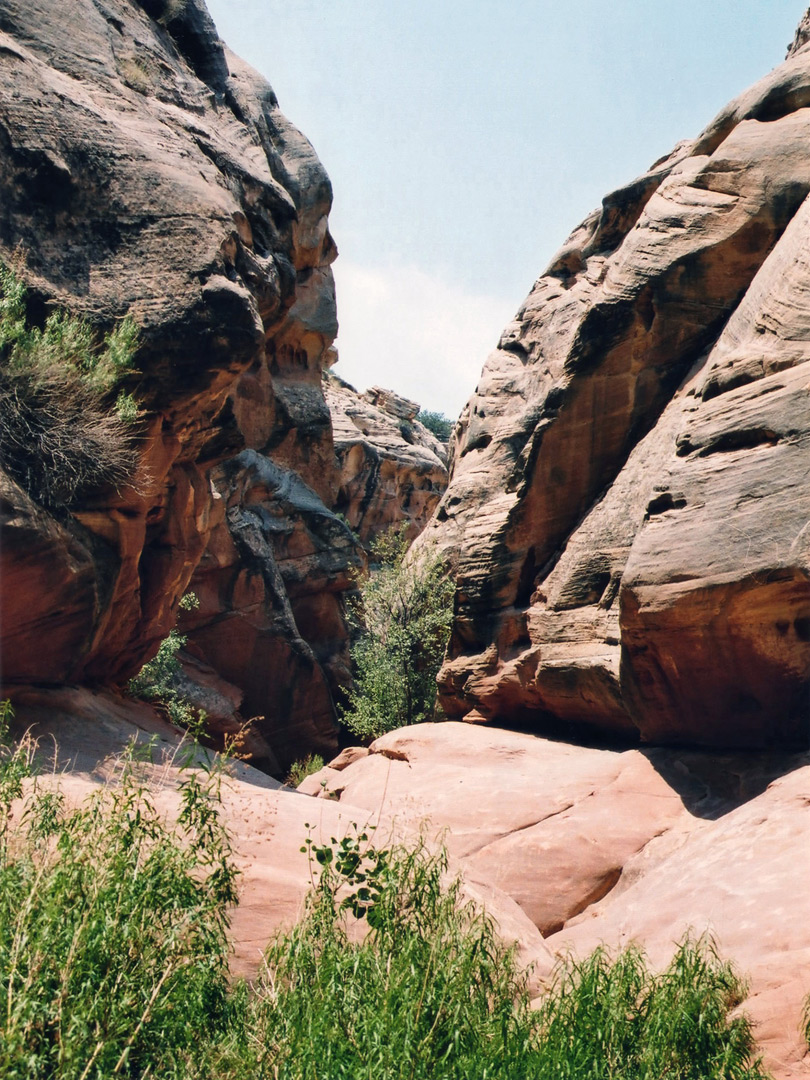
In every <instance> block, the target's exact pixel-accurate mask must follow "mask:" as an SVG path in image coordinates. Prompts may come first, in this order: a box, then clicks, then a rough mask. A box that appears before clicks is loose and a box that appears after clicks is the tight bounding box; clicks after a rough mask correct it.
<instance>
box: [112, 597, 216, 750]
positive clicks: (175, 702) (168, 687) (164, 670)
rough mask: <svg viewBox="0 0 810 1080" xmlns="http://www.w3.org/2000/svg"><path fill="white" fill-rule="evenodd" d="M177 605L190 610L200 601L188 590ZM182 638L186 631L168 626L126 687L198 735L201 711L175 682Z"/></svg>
mask: <svg viewBox="0 0 810 1080" xmlns="http://www.w3.org/2000/svg"><path fill="white" fill-rule="evenodd" d="M179 606H180V610H181V611H193V610H194V609H195V608H198V607H199V606H200V601H199V599H198V598H197V596H196V595H195V593H193V592H189V593H186V595H185V596H183V597H182V598H181V600H180V605H179ZM186 641H187V638H186V635H185V634H181V633H180V631H179V630H178V629H177V627H174V628H173V629H171V630H170V631H169V633H168V635H167V636H166V637H165V638H164V639H163V641H161V643H160V645H159V646H158V651H157V654H156V655H155V656H154V657H153V658H152V659H151V660H147V662H146V663H145V664H144V665H143V667H142V668H141V670H140V671H139V672H138V674H137V675H133V677H132V678H131V679H130V680H129V683H128V684H127V690H128V691H129V693H130V694H131V695H132V696H133V697H136V698H140V699H141V701H150V702H152V703H154V704H157V705H160V706H162V708H163V709H164V710H165V712H166V714H167V715H168V717H169V719H170V720H171V722H172V723H173V724H175V725H176V726H177V727H180V728H186V729H188V730H191V731H192V732H194V733H195V734H198V735H199V734H200V731H201V728H202V727H203V725H204V721H205V715H204V714H203V713H201V712H198V710H197V709H195V708H194V706H193V705H191V704H190V702H188V701H186V699H185V698H184V697H183V695H182V694H181V693H180V692H179V691H178V690H177V687H176V686H175V677H176V676H177V675H178V674H179V673H180V661H179V660H178V659H177V654H178V652H179V651H180V650H181V649H182V648H183V646H184V645H185V643H186Z"/></svg>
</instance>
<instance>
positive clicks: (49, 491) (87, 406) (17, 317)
mask: <svg viewBox="0 0 810 1080" xmlns="http://www.w3.org/2000/svg"><path fill="white" fill-rule="evenodd" d="M137 336H138V331H137V327H136V326H135V323H134V322H133V321H132V320H131V319H129V318H127V319H124V320H123V321H122V322H121V323H120V324H119V326H118V327H117V328H116V329H115V330H114V331H113V332H112V333H110V334H108V335H107V336H106V337H105V338H103V339H99V338H98V336H97V335H96V334H95V332H94V331H93V330H92V329H91V327H90V326H89V325H88V324H87V323H86V322H84V321H83V320H81V319H78V318H75V317H73V316H72V315H69V314H67V313H66V312H64V311H55V312H53V313H52V314H51V315H49V316H48V318H47V319H46V321H45V324H44V326H41V327H40V326H36V325H33V324H32V323H31V322H30V320H29V319H28V314H27V306H26V289H25V286H24V285H23V283H22V282H21V280H20V279H19V277H18V276H17V275H16V274H15V273H14V272H13V271H12V270H10V269H9V268H8V267H6V266H4V265H3V264H2V263H0V458H1V459H2V463H3V467H4V468H5V470H6V471H7V472H8V473H9V475H10V476H11V477H13V479H14V480H16V481H17V483H18V484H20V486H21V487H23V488H24V489H25V490H26V491H27V492H28V494H29V495H31V497H32V498H34V499H35V500H36V501H37V502H39V503H41V504H42V505H44V506H47V507H50V508H57V507H69V506H71V505H73V504H74V503H76V502H78V501H80V500H81V499H82V498H83V497H85V496H87V495H88V494H90V493H92V492H93V491H95V490H97V489H100V488H105V487H113V488H117V487H121V486H122V485H123V484H125V483H126V482H127V481H128V480H129V479H130V478H131V476H132V473H133V465H134V455H133V451H132V421H133V420H134V419H135V418H136V417H137V406H136V404H135V402H134V400H133V399H132V397H131V396H130V395H128V394H125V393H123V392H122V391H121V390H120V389H119V384H120V381H121V379H122V378H123V377H124V376H125V375H126V374H127V373H128V372H129V371H130V370H131V364H132V359H133V356H134V354H135V350H136V347H137Z"/></svg>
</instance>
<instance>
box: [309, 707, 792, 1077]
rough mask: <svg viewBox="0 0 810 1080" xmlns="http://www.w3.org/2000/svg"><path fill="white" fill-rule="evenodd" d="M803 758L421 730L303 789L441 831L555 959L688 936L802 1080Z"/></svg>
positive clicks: (656, 955)
mask: <svg viewBox="0 0 810 1080" xmlns="http://www.w3.org/2000/svg"><path fill="white" fill-rule="evenodd" d="M808 784H810V756H808V754H807V753H802V754H788V753H776V752H758V753H751V752H749V753H743V752H737V753H724V754H718V753H717V752H710V751H705V750H704V751H701V750H686V749H680V748H678V749H676V748H664V747H661V748H648V749H645V750H638V749H630V750H624V751H617V750H611V749H598V748H593V747H585V746H572V745H568V744H565V743H562V742H553V741H550V740H547V739H544V738H538V737H535V736H531V735H528V734H523V733H517V732H509V731H503V730H499V729H497V728H494V727H488V726H475V725H470V724H467V725H461V724H457V723H445V724H422V725H418V726H416V727H413V728H406V729H401V730H399V731H395V732H390V733H389V734H387V735H384V736H383V737H382V738H381V739H378V740H377V741H376V742H374V743H372V745H371V747H370V750H369V752H367V753H358V752H357V751H354V752H351V753H350V752H344V753H343V754H342V755H341V757H340V758H339V759H337V760H335V761H333V762H332V763H330V765H329V766H327V767H326V768H325V769H324V770H322V771H321V773H319V774H315V775H313V776H311V777H308V778H307V780H305V781H304V783H303V784H302V785H301V787H300V790H302V791H305V792H308V793H309V794H312V795H315V796H318V797H319V799H320V800H321V801H323V802H326V803H331V802H333V801H335V800H337V801H338V805H339V806H341V807H342V806H344V804H345V805H354V806H362V807H364V808H365V809H366V810H367V812H368V813H370V814H372V815H373V814H377V815H379V816H380V818H381V819H382V820H390V819H392V818H393V819H395V820H397V821H399V822H402V823H403V824H404V825H406V826H407V827H408V828H409V829H416V828H418V826H419V823H420V822H424V821H429V823H430V830H432V831H435V830H445V833H444V835H445V842H446V844H447V846H448V849H449V850H450V851H451V852H452V853H453V854H454V855H455V856H456V858H457V859H458V860H459V864H460V865H461V867H463V869H464V872H465V874H467V875H470V876H472V877H475V878H478V879H481V880H485V881H489V882H491V883H493V884H494V885H496V886H497V887H498V888H499V889H502V890H503V891H504V892H505V893H507V894H508V895H509V896H511V897H512V898H513V899H514V900H516V901H517V903H518V904H519V905H520V907H521V908H522V909H523V911H524V912H525V913H526V914H527V915H528V916H529V917H530V918H531V920H532V922H534V924H535V925H536V926H538V927H539V928H540V929H541V930H542V931H543V934H544V936H545V937H546V939H547V942H548V945H549V946H550V947H551V948H552V949H554V950H555V952H559V953H563V952H565V951H567V950H569V949H574V950H576V951H577V952H578V953H579V954H580V955H583V956H584V955H587V954H588V953H589V952H590V951H591V950H592V949H594V948H595V947H596V946H597V945H599V944H600V943H603V942H604V943H606V944H607V945H608V946H609V947H611V948H613V949H616V948H619V947H623V946H625V945H627V944H628V943H629V942H630V941H633V940H635V941H637V942H639V943H641V944H642V945H643V946H644V947H645V948H646V949H647V950H648V951H649V955H650V959H651V961H652V963H653V964H655V965H659V966H665V965H666V963H667V962H668V961H669V959H670V957H671V955H672V951H673V949H674V946H675V943H677V942H678V941H679V940H681V939H682V938H683V937H684V936H685V934H686V933H687V932H688V931H690V930H691V931H693V932H694V933H696V934H701V933H710V934H711V935H713V937H714V939H715V941H716V943H717V947H718V949H719V951H720V953H721V955H723V956H725V957H728V958H730V959H732V960H733V961H734V962H735V963H736V965H737V966H738V968H739V970H740V972H741V973H742V974H744V975H747V976H748V977H749V978H750V983H751V990H750V996H749V998H748V999H747V1001H746V1002H745V1003H744V1008H745V1010H746V1011H747V1012H749V1014H750V1015H751V1017H752V1019H753V1020H754V1022H755V1025H756V1026H755V1033H756V1038H757V1040H758V1041H759V1043H760V1045H761V1047H762V1050H763V1052H764V1053H765V1056H766V1064H767V1065H768V1067H769V1068H771V1069H772V1070H773V1074H774V1076H775V1077H777V1078H779V1080H789V1078H790V1080H793V1078H797V1077H799V1076H806V1075H807V1060H806V1059H805V1054H806V1051H807V1048H806V1046H805V1045H804V1043H803V1040H802V1039H801V1037H800V1034H799V1026H800V1019H801V1015H802V1003H803V1001H804V999H805V997H806V996H807V993H808V987H810V932H809V931H808V926H810V921H809V920H808V914H809V913H810V901H808V895H810V866H808V863H807V858H806V849H807V809H808V797H807V791H808Z"/></svg>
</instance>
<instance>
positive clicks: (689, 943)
mask: <svg viewBox="0 0 810 1080" xmlns="http://www.w3.org/2000/svg"><path fill="white" fill-rule="evenodd" d="M745 993H746V988H745V986H744V984H743V983H742V982H741V981H740V979H739V978H738V977H737V976H736V974H735V972H734V970H733V968H732V966H731V965H730V964H728V963H726V962H724V961H721V960H720V959H719V957H718V956H717V953H716V952H715V950H714V947H713V945H712V944H711V942H710V941H708V940H707V939H705V938H701V939H697V940H695V939H693V938H691V937H687V938H686V939H685V940H684V941H683V942H682V943H681V944H680V946H679V947H678V949H677V950H676V953H675V956H674V957H673V959H672V962H671V963H670V965H669V967H668V968H667V969H666V970H665V971H664V972H662V973H661V974H659V975H655V974H653V973H651V972H650V971H649V968H648V967H647V963H646V959H645V957H644V954H643V952H642V951H641V950H640V949H638V948H636V947H631V948H629V949H627V950H626V951H625V952H624V953H621V954H620V955H619V956H618V957H616V958H615V959H611V957H610V956H609V954H608V953H607V952H606V951H605V950H604V949H597V950H596V951H595V952H594V953H593V954H592V955H591V956H590V957H588V958H587V959H586V960H584V961H582V962H577V961H574V960H570V959H569V960H567V961H566V962H564V963H562V964H561V965H560V966H559V967H558V969H557V972H556V978H555V981H554V984H553V986H552V989H551V992H550V993H549V994H548V996H547V997H546V999H545V1001H544V1003H543V1006H542V1008H541V1010H540V1026H541V1038H540V1041H539V1045H538V1062H539V1066H540V1068H539V1072H538V1075H539V1076H542V1077H546V1076H549V1077H552V1076H553V1077H555V1078H558V1080H580V1078H584V1077H587V1078H588V1080H625V1078H626V1080H658V1078H659V1077H669V1076H671V1077H678V1080H705V1078H708V1077H717V1078H723V1080H764V1078H765V1077H766V1076H767V1074H766V1073H765V1072H764V1071H763V1070H762V1067H761V1063H760V1062H759V1060H758V1059H755V1058H754V1049H755V1045H754V1040H753V1036H752V1031H751V1024H750V1021H749V1020H748V1018H747V1017H745V1016H742V1015H741V1016H735V1017H734V1018H733V1019H730V1018H729V1013H730V1012H731V1010H732V1009H733V1008H734V1007H735V1006H736V1005H738V1004H739V1003H740V1001H741V1000H742V999H743V998H744V997H745Z"/></svg>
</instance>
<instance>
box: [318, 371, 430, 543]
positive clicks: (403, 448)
mask: <svg viewBox="0 0 810 1080" xmlns="http://www.w3.org/2000/svg"><path fill="white" fill-rule="evenodd" d="M326 400H327V403H328V405H329V409H330V411H331V414H332V427H333V430H334V439H335V452H336V453H337V458H338V464H339V467H340V487H339V490H338V495H337V501H336V504H335V509H336V510H338V511H339V512H340V513H341V514H343V516H344V517H345V518H346V520H347V521H348V523H349V525H350V526H351V528H352V529H353V530H354V531H355V533H357V535H358V536H359V537H360V539H361V540H362V542H363V544H364V545H365V546H366V547H368V546H369V545H370V543H371V542H372V541H373V540H374V538H375V537H376V536H378V535H379V534H380V533H382V532H385V530H386V529H389V528H391V526H393V525H400V524H403V523H406V524H407V528H408V538H409V539H410V540H412V539H414V538H415V537H416V536H417V535H418V534H419V533H420V532H421V531H422V529H423V528H424V527H425V525H426V523H427V521H428V519H429V518H430V516H431V514H432V513H433V511H434V510H435V509H436V507H437V505H438V503H439V499H440V498H441V496H442V494H443V492H444V490H445V488H446V487H447V461H446V458H447V448H446V447H445V446H444V445H443V444H442V443H441V442H439V440H438V439H437V438H436V437H435V436H434V435H433V434H432V433H431V432H430V431H428V430H427V428H426V427H424V426H423V425H422V424H420V423H419V421H418V420H417V419H416V415H417V413H418V412H419V406H418V405H417V404H416V402H413V401H408V400H407V398H402V397H399V396H398V395H397V394H394V393H392V392H391V391H390V390H383V389H382V388H381V387H379V386H373V387H371V389H370V390H367V391H366V393H365V394H357V393H356V392H355V391H354V390H353V389H352V388H351V387H350V386H348V384H346V383H343V382H341V380H339V379H337V378H335V377H334V376H332V375H329V376H328V377H327V380H326Z"/></svg>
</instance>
